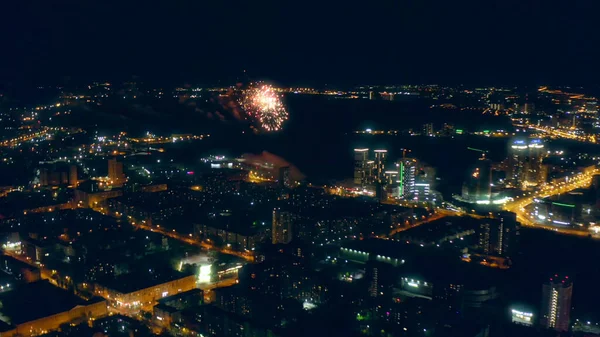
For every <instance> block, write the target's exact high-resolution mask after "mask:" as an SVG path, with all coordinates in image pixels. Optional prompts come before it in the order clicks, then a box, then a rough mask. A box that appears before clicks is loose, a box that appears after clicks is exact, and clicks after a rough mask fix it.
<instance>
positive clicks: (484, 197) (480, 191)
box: [462, 157, 492, 204]
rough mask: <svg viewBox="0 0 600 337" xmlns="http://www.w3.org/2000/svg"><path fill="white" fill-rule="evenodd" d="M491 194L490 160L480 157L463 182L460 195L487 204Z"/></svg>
mask: <svg viewBox="0 0 600 337" xmlns="http://www.w3.org/2000/svg"><path fill="white" fill-rule="evenodd" d="M491 196H492V162H491V161H490V160H489V159H487V158H485V157H481V158H479V160H478V161H477V163H476V164H475V168H474V169H473V171H472V172H471V174H470V175H469V177H468V179H467V181H465V183H464V184H463V190H462V197H463V199H465V200H469V201H472V202H476V203H480V204H489V203H490V198H491Z"/></svg>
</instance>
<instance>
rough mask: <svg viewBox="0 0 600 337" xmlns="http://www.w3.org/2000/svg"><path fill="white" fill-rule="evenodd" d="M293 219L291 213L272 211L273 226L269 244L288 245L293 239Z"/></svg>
mask: <svg viewBox="0 0 600 337" xmlns="http://www.w3.org/2000/svg"><path fill="white" fill-rule="evenodd" d="M292 227H293V219H292V213H290V212H288V211H282V210H281V209H279V208H276V209H274V210H273V224H272V227H271V237H272V240H271V242H272V243H273V244H278V243H284V244H286V243H290V241H292V239H293V228H292Z"/></svg>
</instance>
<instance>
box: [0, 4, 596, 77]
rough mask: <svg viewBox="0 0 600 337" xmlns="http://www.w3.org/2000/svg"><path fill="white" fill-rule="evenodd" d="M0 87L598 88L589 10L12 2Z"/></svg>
mask: <svg viewBox="0 0 600 337" xmlns="http://www.w3.org/2000/svg"><path fill="white" fill-rule="evenodd" d="M9 7H11V8H7V10H6V11H5V15H6V16H7V17H6V18H4V19H3V20H2V22H3V24H2V25H3V26H4V27H3V28H4V29H3V31H5V32H10V34H7V36H5V41H4V43H3V46H4V47H5V48H3V49H4V50H5V52H4V53H3V55H2V56H0V58H3V59H4V60H3V61H2V62H1V63H0V73H2V74H3V76H2V80H1V81H2V82H5V83H6V82H9V83H19V84H23V83H36V84H37V83H49V82H52V81H56V80H57V79H60V78H63V77H65V76H68V77H71V78H76V79H81V80H92V79H102V78H108V79H110V78H118V77H125V78H126V77H129V76H133V75H137V76H141V77H142V78H149V79H156V80H157V81H174V82H181V81H184V82H208V83H215V82H218V81H223V82H225V83H227V82H233V81H235V79H236V78H237V77H239V76H240V75H241V74H242V73H243V70H247V72H248V74H249V75H250V76H251V77H253V78H261V79H262V78H266V79H270V80H272V81H274V82H276V83H281V84H283V85H300V84H306V85H315V84H331V85H355V84H360V83H373V84H393V83H439V84H449V85H450V84H451V85H456V84H461V83H463V84H467V85H494V84H499V83H501V84H507V85H539V84H551V85H574V86H578V85H586V84H587V85H589V84H595V83H596V82H595V81H596V78H597V77H598V76H599V75H600V68H599V66H598V64H597V62H595V60H594V56H595V55H596V54H597V51H598V45H600V43H599V42H600V41H599V40H600V37H599V36H598V35H597V34H595V31H596V30H595V29H594V27H595V24H594V20H593V15H594V13H598V7H599V6H598V4H597V3H592V2H591V1H575V2H570V3H569V4H566V3H559V2H555V1H550V2H544V3H542V2H541V1H525V2H524V1H502V2H497V3H483V2H471V1H468V2H461V3H458V2H453V3H448V2H446V1H441V0H433V1H430V2H428V3H424V2H418V3H417V2H414V3H413V2H405V3H401V4H390V3H386V2H383V1H376V2H371V3H369V4H368V5H366V4H364V5H361V6H352V4H351V3H342V2H339V1H333V2H331V1H330V2H327V3H319V4H318V5H317V4H311V3H305V4H303V5H296V4H290V3H288V2H283V1H280V2H276V1H266V2H262V3H260V4H259V3H247V2H244V1H233V2H227V3H221V2H208V3H205V2H187V1H174V2H169V3H162V4H160V5H154V6H151V5H148V4H147V3H143V2H141V1H128V2H127V3H124V4H122V3H119V4H117V3H116V2H115V3H112V2H108V3H102V4H92V3H87V2H75V1H58V2H53V3H51V4H50V3H44V2H41V1H39V2H34V4H30V5H29V6H26V5H24V4H22V3H16V4H11V5H10V6H9Z"/></svg>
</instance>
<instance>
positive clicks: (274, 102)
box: [240, 83, 288, 131]
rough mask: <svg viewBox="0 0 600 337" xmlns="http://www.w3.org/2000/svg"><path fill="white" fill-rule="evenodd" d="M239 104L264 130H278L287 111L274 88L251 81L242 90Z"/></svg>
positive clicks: (286, 115) (286, 116)
mask: <svg viewBox="0 0 600 337" xmlns="http://www.w3.org/2000/svg"><path fill="white" fill-rule="evenodd" d="M240 105H241V106H242V108H243V109H244V111H245V112H246V114H247V115H248V116H249V117H250V119H253V120H255V121H256V122H257V124H259V126H260V128H262V129H263V130H265V131H279V130H281V127H282V125H283V122H285V121H286V120H287V118H288V113H287V111H286V109H285V106H284V105H283V102H282V101H281V95H279V94H278V93H277V92H276V91H275V89H274V88H273V87H272V86H270V85H268V84H264V83H252V84H250V86H249V87H248V88H246V89H244V90H243V93H242V96H241V99H240Z"/></svg>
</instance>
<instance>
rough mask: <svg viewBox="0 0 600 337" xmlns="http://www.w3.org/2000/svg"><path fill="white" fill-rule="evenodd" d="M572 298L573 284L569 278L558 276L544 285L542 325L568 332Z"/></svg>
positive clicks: (541, 309)
mask: <svg viewBox="0 0 600 337" xmlns="http://www.w3.org/2000/svg"><path fill="white" fill-rule="evenodd" d="M572 296H573V283H572V282H571V280H570V279H569V277H568V276H565V277H559V275H558V274H556V275H554V276H553V277H551V278H550V279H549V280H548V281H547V282H546V283H544V284H543V286H542V307H541V308H540V325H541V326H542V327H544V328H547V329H554V330H556V331H568V330H569V318H570V316H571V297H572Z"/></svg>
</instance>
